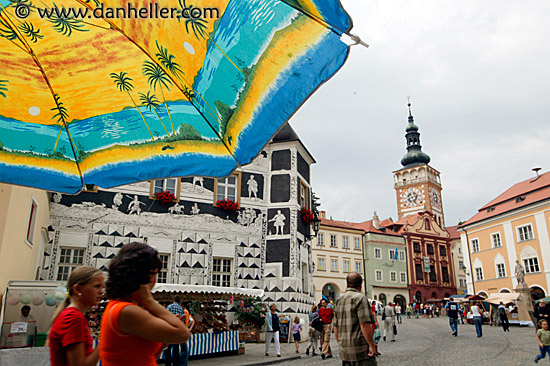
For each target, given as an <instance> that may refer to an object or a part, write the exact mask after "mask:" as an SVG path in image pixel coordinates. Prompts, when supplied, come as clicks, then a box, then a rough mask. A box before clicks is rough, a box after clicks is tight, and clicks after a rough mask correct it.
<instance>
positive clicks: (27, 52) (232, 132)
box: [0, 0, 351, 193]
mask: <svg viewBox="0 0 550 366" xmlns="http://www.w3.org/2000/svg"><path fill="white" fill-rule="evenodd" d="M13 1H14V0H13ZM0 5H1V7H0V181H3V182H6V183H12V184H19V185H25V186H32V187H37V188H42V189H48V190H52V191H58V192H64V193H76V192H77V191H79V190H80V189H82V187H83V186H84V185H85V184H93V185H98V186H101V187H104V188H108V187H113V186H119V185H123V184H128V183H132V182H137V181H143V180H148V179H155V178H164V177H179V176H189V175H202V176H212V177H221V176H226V175H228V174H229V173H230V172H231V171H232V170H233V169H234V168H235V167H237V166H239V165H242V164H247V163H249V162H250V161H251V159H253V158H254V157H255V156H256V155H257V153H258V152H259V151H260V149H261V148H262V147H263V146H264V145H265V144H266V143H267V142H268V141H269V139H270V138H271V137H272V135H273V134H274V133H275V132H276V131H277V130H278V129H279V128H280V127H281V126H282V125H283V123H285V121H287V120H288V118H289V117H290V116H291V115H292V114H293V113H294V112H295V111H296V109H297V108H298V107H299V106H300V105H301V104H302V103H303V102H304V101H305V100H306V99H307V98H308V97H309V95H310V94H311V93H312V92H313V91H315V89H316V88H318V87H319V85H321V84H322V83H323V82H324V81H326V80H327V79H329V78H330V77H331V76H332V75H333V74H334V73H335V72H336V71H337V70H338V69H339V68H340V67H341V66H342V65H343V64H344V62H345V60H346V58H347V55H348V52H349V46H348V45H346V44H345V43H344V42H343V41H342V40H341V36H342V34H343V33H345V32H348V31H349V29H350V28H351V20H350V18H349V16H348V15H347V14H346V13H345V11H344V10H343V9H342V7H341V6H340V3H339V1H338V0H163V1H155V0H153V1H151V2H149V3H145V2H143V1H137V0H105V1H99V0H56V1H55V2H54V1H52V0H44V1H39V2H35V1H33V2H30V1H28V0H20V2H13V3H11V2H10V0H0Z"/></svg>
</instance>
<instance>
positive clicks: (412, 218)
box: [395, 213, 420, 225]
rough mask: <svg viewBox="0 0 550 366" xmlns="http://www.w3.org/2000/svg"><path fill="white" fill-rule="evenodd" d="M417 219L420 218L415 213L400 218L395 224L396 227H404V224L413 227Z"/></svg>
mask: <svg viewBox="0 0 550 366" xmlns="http://www.w3.org/2000/svg"><path fill="white" fill-rule="evenodd" d="M419 217H420V214H419V213H416V214H414V215H409V216H403V217H402V218H400V219H399V220H397V222H396V223H395V224H396V225H406V224H408V225H414V224H415V223H416V222H417V221H418V218H419Z"/></svg>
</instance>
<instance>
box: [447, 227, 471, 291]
mask: <svg viewBox="0 0 550 366" xmlns="http://www.w3.org/2000/svg"><path fill="white" fill-rule="evenodd" d="M457 228H458V226H451V227H447V232H448V233H449V235H450V239H451V259H452V261H453V268H454V269H455V270H454V275H455V284H456V293H457V294H458V295H463V294H466V293H468V288H467V286H466V266H465V264H464V252H463V251H462V242H461V240H460V233H459V232H458V230H457Z"/></svg>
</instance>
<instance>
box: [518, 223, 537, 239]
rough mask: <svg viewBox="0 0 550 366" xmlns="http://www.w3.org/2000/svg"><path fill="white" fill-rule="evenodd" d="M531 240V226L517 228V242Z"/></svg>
mask: <svg viewBox="0 0 550 366" xmlns="http://www.w3.org/2000/svg"><path fill="white" fill-rule="evenodd" d="M533 239H534V237H533V228H532V227H531V224H529V225H525V226H520V227H518V241H526V240H533Z"/></svg>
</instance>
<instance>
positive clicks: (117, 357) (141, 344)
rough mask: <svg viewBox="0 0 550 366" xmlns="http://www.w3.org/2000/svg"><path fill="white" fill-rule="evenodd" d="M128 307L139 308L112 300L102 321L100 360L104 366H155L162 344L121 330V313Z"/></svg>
mask: <svg viewBox="0 0 550 366" xmlns="http://www.w3.org/2000/svg"><path fill="white" fill-rule="evenodd" d="M126 306H137V305H136V304H134V303H131V302H126V301H122V300H110V301H109V303H108V304H107V307H106V308H105V311H104V312H103V317H102V319H101V332H100V334H99V358H100V359H101V364H102V365H104V366H119V365H135V366H138V365H139V366H154V365H156V364H157V360H156V358H157V355H158V354H159V352H160V351H161V349H162V343H159V342H154V341H150V340H148V339H145V338H142V337H140V336H137V335H135V334H124V332H122V331H121V330H120V324H119V318H120V312H121V311H122V309H124V308H125V307H126Z"/></svg>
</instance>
